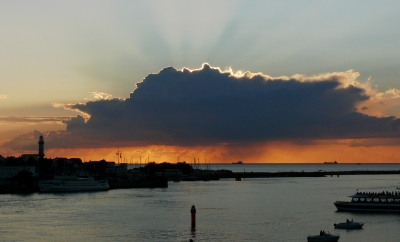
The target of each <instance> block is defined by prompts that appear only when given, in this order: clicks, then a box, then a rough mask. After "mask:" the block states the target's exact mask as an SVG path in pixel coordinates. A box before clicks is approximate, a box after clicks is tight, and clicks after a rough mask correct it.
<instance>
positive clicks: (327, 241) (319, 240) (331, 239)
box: [307, 231, 340, 242]
mask: <svg viewBox="0 0 400 242" xmlns="http://www.w3.org/2000/svg"><path fill="white" fill-rule="evenodd" d="M339 238H340V236H339V235H332V234H330V233H328V232H324V231H321V232H320V233H319V235H309V236H307V241H308V242H336V241H338V240H339Z"/></svg>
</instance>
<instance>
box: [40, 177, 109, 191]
mask: <svg viewBox="0 0 400 242" xmlns="http://www.w3.org/2000/svg"><path fill="white" fill-rule="evenodd" d="M109 189H110V186H109V185H108V181H106V180H102V181H95V180H84V179H77V180H47V181H40V182H39V191H40V192H90V191H107V190H109Z"/></svg>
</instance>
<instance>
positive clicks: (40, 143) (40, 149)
mask: <svg viewBox="0 0 400 242" xmlns="http://www.w3.org/2000/svg"><path fill="white" fill-rule="evenodd" d="M38 144H39V159H40V160H42V159H43V158H44V141H43V136H42V135H41V136H40V137H39V142H38Z"/></svg>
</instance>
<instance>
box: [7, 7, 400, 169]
mask: <svg viewBox="0 0 400 242" xmlns="http://www.w3.org/2000/svg"><path fill="white" fill-rule="evenodd" d="M0 23H1V24H0V37H1V46H0V62H1V65H0V83H1V85H0V155H2V156H3V157H7V156H19V155H21V154H26V153H29V154H31V153H37V150H38V144H37V142H38V139H39V136H40V135H43V136H44V140H45V154H46V157H47V158H53V157H69V158H72V157H79V158H82V160H84V161H89V160H100V159H106V160H107V161H117V160H118V156H117V155H116V152H117V151H118V150H119V151H120V152H121V153H122V155H121V159H120V161H125V162H132V163H136V162H139V161H141V162H147V159H148V158H150V161H155V162H164V161H168V162H177V161H178V160H179V161H187V162H192V161H194V160H196V161H200V162H212V163H213V162H218V163H223V162H229V163H230V162H233V161H238V160H242V161H243V162H246V163H256V162H268V163H279V162H284V163H315V162H324V161H334V160H336V161H338V162H342V163H345V162H349V163H355V162H361V163H362V162H400V149H399V148H400V147H399V146H400V119H399V118H400V99H399V98H400V31H399V29H400V2H399V1H341V0H339V1H256V0H254V1H235V0H229V1H228V0H227V1H215V0H213V1H205V0H203V1H184V0H182V1H151V0H147V1H101V0H100V1H98V0H96V1H89V0H88V1H41V0H39V1H0Z"/></svg>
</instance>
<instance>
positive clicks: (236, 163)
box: [232, 160, 243, 165]
mask: <svg viewBox="0 0 400 242" xmlns="http://www.w3.org/2000/svg"><path fill="white" fill-rule="evenodd" d="M232 164H234V165H242V164H243V162H242V161H241V160H240V161H237V162H232Z"/></svg>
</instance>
